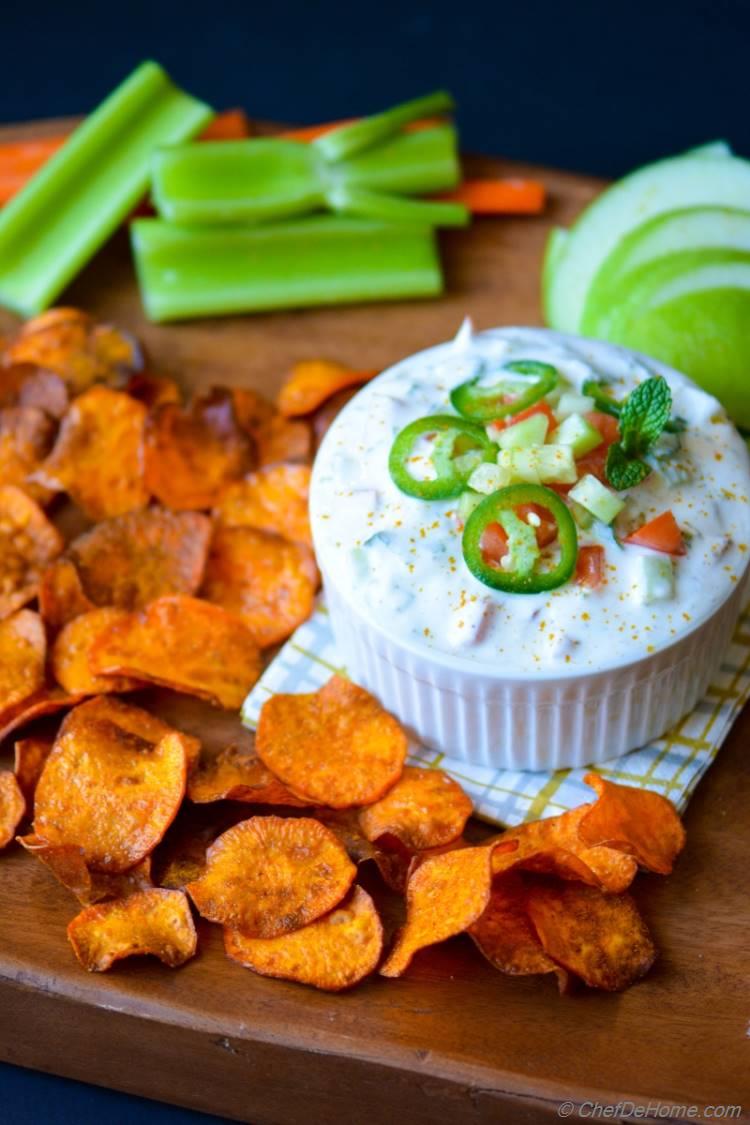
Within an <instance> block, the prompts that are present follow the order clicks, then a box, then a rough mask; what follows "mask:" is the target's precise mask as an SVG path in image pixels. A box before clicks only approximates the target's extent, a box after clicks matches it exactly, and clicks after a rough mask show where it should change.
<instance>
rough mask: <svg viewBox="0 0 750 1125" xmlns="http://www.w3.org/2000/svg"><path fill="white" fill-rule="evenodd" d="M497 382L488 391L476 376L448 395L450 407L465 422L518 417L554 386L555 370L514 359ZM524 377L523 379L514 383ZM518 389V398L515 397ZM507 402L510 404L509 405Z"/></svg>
mask: <svg viewBox="0 0 750 1125" xmlns="http://www.w3.org/2000/svg"><path fill="white" fill-rule="evenodd" d="M497 374H498V379H497V382H496V383H493V384H492V385H491V386H489V387H483V386H481V385H480V384H481V380H482V379H483V378H484V376H483V375H475V376H474V378H473V379H468V380H467V381H466V382H465V383H461V384H460V386H458V387H454V388H453V390H452V391H451V403H452V405H453V406H454V408H455V409H456V410H457V411H458V413H459V414H462V415H463V417H464V418H470V419H471V420H472V421H473V422H492V421H495V420H496V419H498V418H506V417H507V416H508V415H509V414H518V413H519V411H521V410H526V408H527V407H529V406H533V405H534V403H535V402H538V401H539V399H541V398H544V396H545V395H547V394H549V392H550V391H551V390H553V389H554V388H555V387H556V386H557V379H558V375H557V370H556V368H554V367H553V366H552V365H551V364H549V363H541V362H539V361H538V360H536V359H514V360H512V361H511V362H510V363H506V364H504V366H503V367H502V368H501V369H500V371H498V373H497ZM513 375H523V376H524V378H523V379H513V378H512V376H513ZM519 386H520V388H521V390H520V394H519V393H517V392H518V389H519ZM509 400H510V401H509Z"/></svg>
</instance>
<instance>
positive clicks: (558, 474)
mask: <svg viewBox="0 0 750 1125" xmlns="http://www.w3.org/2000/svg"><path fill="white" fill-rule="evenodd" d="M498 464H499V465H500V468H501V470H504V471H505V472H506V473H507V475H508V479H507V480H506V481H505V482H504V483H505V484H515V483H521V482H526V483H529V484H545V483H550V484H573V482H574V481H575V480H576V478H577V475H578V474H577V471H576V465H575V460H574V458H573V454H572V452H571V451H570V449H569V448H568V447H567V446H563V445H530V446H529V447H528V448H527V449H501V450H500V454H499V456H498Z"/></svg>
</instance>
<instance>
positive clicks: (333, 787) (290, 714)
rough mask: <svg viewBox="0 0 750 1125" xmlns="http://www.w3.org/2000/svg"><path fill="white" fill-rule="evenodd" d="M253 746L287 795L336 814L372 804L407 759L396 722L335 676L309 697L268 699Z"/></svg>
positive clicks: (366, 694) (367, 696)
mask: <svg viewBox="0 0 750 1125" xmlns="http://www.w3.org/2000/svg"><path fill="white" fill-rule="evenodd" d="M255 745H256V749H257V751H258V754H259V755H260V757H261V758H262V759H263V761H264V762H265V764H266V765H267V766H268V768H269V769H270V770H271V772H272V773H274V774H276V776H277V777H278V778H280V779H281V780H282V781H283V782H284V784H285V785H288V786H289V788H290V789H291V790H292V792H293V793H296V794H297V796H298V797H302V798H304V799H305V800H308V801H315V802H316V803H317V804H320V805H327V806H328V807H329V808H334V809H343V808H348V807H349V806H350V805H369V804H372V802H373V801H377V800H378V799H379V798H380V797H382V796H383V794H384V793H386V792H387V790H388V789H390V787H391V786H392V785H394V784H395V783H396V782H397V781H398V779H399V777H400V776H401V772H402V770H403V768H404V760H405V758H406V735H405V734H404V732H403V730H402V729H401V726H400V725H399V723H398V722H397V720H396V719H394V717H393V716H392V715H389V714H388V712H387V711H384V710H383V708H382V707H381V706H380V704H379V703H378V701H377V699H375V697H374V696H372V695H370V693H369V692H367V691H365V690H364V688H361V687H358V686H357V685H356V684H353V683H351V682H350V681H349V680H344V679H342V677H341V676H333V677H332V678H331V679H330V680H329V681H328V683H327V684H325V685H324V686H323V687H322V688H321V689H320V691H317V692H314V693H311V694H305V695H283V694H279V695H273V696H271V698H270V699H268V700H267V701H266V702H265V703H264V704H263V707H262V709H261V713H260V721H259V723H258V733H257V737H256V743H255Z"/></svg>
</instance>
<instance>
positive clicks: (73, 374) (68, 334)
mask: <svg viewBox="0 0 750 1125" xmlns="http://www.w3.org/2000/svg"><path fill="white" fill-rule="evenodd" d="M5 362H6V363H7V364H16V363H32V364H35V365H36V366H38V367H43V368H45V369H46V370H48V371H53V372H54V373H55V374H57V375H59V376H61V378H63V379H64V380H65V383H66V385H67V387H68V388H69V390H70V391H71V392H72V393H73V394H80V393H81V392H82V391H86V390H88V388H89V387H90V386H91V385H92V383H96V382H101V381H104V382H112V381H115V380H117V379H121V378H123V377H124V376H125V375H127V374H128V373H129V372H131V371H137V370H139V369H140V368H141V367H142V365H143V358H142V356H141V353H140V349H139V347H138V344H137V343H136V341H135V339H134V338H133V337H132V336H130V335H129V334H128V333H125V332H122V331H120V330H118V329H116V328H112V327H111V326H110V325H106V324H95V323H94V321H93V320H92V319H91V317H90V316H88V315H87V314H86V313H82V312H80V311H79V310H78V309H50V310H49V311H48V312H46V313H42V315H41V316H38V317H34V318H33V319H32V320H29V321H27V323H26V324H25V325H24V326H23V328H22V330H21V333H20V335H19V336H18V337H17V339H16V340H14V341H13V343H12V344H11V345H10V346H9V347H8V348H7V349H6V351H5Z"/></svg>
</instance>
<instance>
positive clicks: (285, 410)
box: [276, 359, 377, 418]
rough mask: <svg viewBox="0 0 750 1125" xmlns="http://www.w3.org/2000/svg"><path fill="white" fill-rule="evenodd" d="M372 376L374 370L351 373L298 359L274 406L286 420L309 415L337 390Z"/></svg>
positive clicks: (317, 361) (339, 366)
mask: <svg viewBox="0 0 750 1125" xmlns="http://www.w3.org/2000/svg"><path fill="white" fill-rule="evenodd" d="M374 375H377V371H354V370H353V369H352V368H351V367H345V366H344V364H343V363H335V362H334V361H333V360H328V359H306V360H302V361H301V362H299V363H295V365H294V367H293V368H292V370H291V373H290V375H289V377H288V378H287V380H286V381H285V383H284V385H283V387H282V388H281V390H280V391H279V396H278V399H277V400H276V402H277V406H278V408H279V410H280V411H281V413H282V414H283V415H284V416H285V417H286V418H296V417H299V416H300V415H304V414H312V412H313V411H314V410H317V409H318V407H319V406H322V405H323V403H324V402H325V401H326V400H327V399H329V398H331V396H332V395H335V394H336V392H337V391H341V390H343V389H344V387H356V386H360V385H361V384H362V383H367V382H368V380H370V379H372V377H373V376H374Z"/></svg>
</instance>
